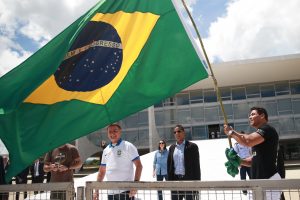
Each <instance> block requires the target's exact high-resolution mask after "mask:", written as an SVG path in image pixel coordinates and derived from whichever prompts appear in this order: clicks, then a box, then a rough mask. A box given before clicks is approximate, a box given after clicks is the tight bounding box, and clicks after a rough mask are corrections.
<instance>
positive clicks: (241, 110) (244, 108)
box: [233, 103, 249, 119]
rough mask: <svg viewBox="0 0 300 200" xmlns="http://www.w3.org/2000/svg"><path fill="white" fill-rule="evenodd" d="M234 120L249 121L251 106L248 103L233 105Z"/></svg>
mask: <svg viewBox="0 0 300 200" xmlns="http://www.w3.org/2000/svg"><path fill="white" fill-rule="evenodd" d="M233 112H234V114H233V115H234V119H245V118H246V119H248V114H249V106H248V104H247V103H239V104H233Z"/></svg>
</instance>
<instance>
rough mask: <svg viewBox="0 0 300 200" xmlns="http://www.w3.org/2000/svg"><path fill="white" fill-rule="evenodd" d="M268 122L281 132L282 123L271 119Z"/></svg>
mask: <svg viewBox="0 0 300 200" xmlns="http://www.w3.org/2000/svg"><path fill="white" fill-rule="evenodd" d="M268 123H269V124H270V125H271V126H273V127H274V128H275V129H276V131H277V133H278V134H280V125H279V122H278V120H269V121H268Z"/></svg>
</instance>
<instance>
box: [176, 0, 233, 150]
mask: <svg viewBox="0 0 300 200" xmlns="http://www.w3.org/2000/svg"><path fill="white" fill-rule="evenodd" d="M181 2H182V4H183V6H184V8H185V10H186V12H187V14H188V16H189V18H190V20H191V22H192V24H193V27H194V29H195V31H196V33H197V37H198V39H199V42H200V44H201V48H202V51H203V53H204V56H205V60H206V62H207V65H208V68H209V70H210V73H211V77H212V79H213V83H214V86H215V90H216V93H217V98H218V101H219V103H220V107H221V110H222V113H223V117H224V124H228V120H227V115H226V112H225V109H224V105H223V102H222V98H221V92H220V89H219V87H218V82H217V79H216V77H215V75H214V72H213V70H212V67H211V64H210V62H209V59H208V56H207V54H206V51H205V48H204V45H203V42H202V39H201V36H200V33H199V31H198V29H197V26H196V23H195V21H194V19H193V17H192V15H191V13H190V11H189V9H188V7H187V6H186V4H185V1H184V0H181ZM228 142H229V146H230V148H232V142H231V138H230V136H228Z"/></svg>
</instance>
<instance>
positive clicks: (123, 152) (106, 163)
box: [94, 124, 143, 200]
mask: <svg viewBox="0 0 300 200" xmlns="http://www.w3.org/2000/svg"><path fill="white" fill-rule="evenodd" d="M121 132H122V129H121V126H120V125H118V124H111V125H109V126H108V128H107V135H108V138H109V140H110V141H111V143H110V144H109V145H108V146H107V147H106V148H105V149H104V150H103V154H102V160H101V164H100V167H99V172H98V176H97V181H100V182H101V181H103V179H104V176H105V175H106V179H107V181H139V180H140V177H141V173H142V168H143V166H142V163H141V161H140V157H139V154H138V151H137V148H136V147H135V146H134V145H133V144H131V143H130V142H127V141H125V140H122V138H121ZM134 165H135V171H134ZM108 193H109V194H108V200H125V199H126V200H129V199H134V195H135V193H136V191H120V190H111V191H109V192H108ZM98 195H99V194H98V193H97V192H96V194H95V195H94V199H98Z"/></svg>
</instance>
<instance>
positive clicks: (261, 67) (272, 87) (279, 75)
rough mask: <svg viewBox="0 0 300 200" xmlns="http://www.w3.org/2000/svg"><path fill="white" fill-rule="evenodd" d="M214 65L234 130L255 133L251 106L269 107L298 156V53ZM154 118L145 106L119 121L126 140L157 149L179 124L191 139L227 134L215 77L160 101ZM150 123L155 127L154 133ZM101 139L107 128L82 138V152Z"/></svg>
mask: <svg viewBox="0 0 300 200" xmlns="http://www.w3.org/2000/svg"><path fill="white" fill-rule="evenodd" d="M212 67H213V70H214V74H215V76H216V79H217V81H218V86H219V88H220V90H221V96H222V101H223V105H224V108H225V112H226V115H227V118H228V122H229V124H230V125H231V126H233V127H234V129H235V130H240V131H241V130H243V131H245V132H251V131H253V129H252V128H251V127H250V126H249V122H248V114H249V109H250V108H251V107H253V106H261V107H264V108H266V109H267V111H268V114H269V123H270V124H271V125H272V126H274V127H275V128H276V130H277V131H278V133H279V137H280V144H281V145H282V146H283V147H284V151H285V158H286V159H287V160H300V54H295V55H288V56H279V57H270V58H261V59H251V60H243V61H234V62H225V63H220V64H213V65H212ZM178 78H179V79H180V77H178ZM150 117H151V116H150ZM153 117H154V120H152V121H154V122H155V124H152V123H151V124H149V121H151V120H149V116H148V110H147V109H146V110H144V111H141V112H138V113H136V114H134V115H131V116H129V117H127V118H125V119H123V120H122V121H121V122H120V123H121V125H122V128H123V139H125V140H128V141H130V142H132V143H133V144H135V145H136V146H137V147H138V149H139V151H140V152H141V153H142V154H143V153H146V152H149V149H156V148H157V147H156V142H155V141H158V140H159V139H165V140H166V141H167V144H168V145H169V144H171V143H173V142H174V141H175V140H174V136H173V131H172V130H173V127H174V126H175V125H176V124H182V125H183V126H184V127H185V129H186V133H187V139H189V140H207V139H218V138H223V137H225V135H224V133H223V130H222V127H223V123H224V116H223V113H222V111H221V109H220V103H219V102H218V101H217V96H216V92H215V89H214V85H213V81H212V79H211V78H208V79H206V80H202V81H200V82H198V83H196V84H194V85H192V86H190V87H189V88H187V89H185V90H184V91H182V92H180V93H178V94H176V95H175V96H173V97H170V98H168V99H165V100H163V101H162V102H158V103H157V104H156V105H154V116H153ZM150 126H151V127H155V128H154V130H156V131H155V133H152V132H153V128H150V129H149V127H150ZM149 130H151V133H149ZM156 132H157V133H156ZM149 135H150V136H149ZM101 140H106V141H107V140H108V139H107V134H106V129H102V130H99V131H97V132H95V133H92V134H90V135H88V136H86V137H85V138H84V139H79V140H78V146H79V150H80V151H81V154H82V155H83V154H84V157H86V156H87V155H88V154H89V155H92V154H94V153H95V152H97V151H100V147H99V144H100V141H101ZM81 141H84V142H81ZM150 141H152V143H151V142H150ZM153 141H154V142H153ZM91 144H93V145H91ZM151 144H154V145H151ZM83 151H84V152H83Z"/></svg>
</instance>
